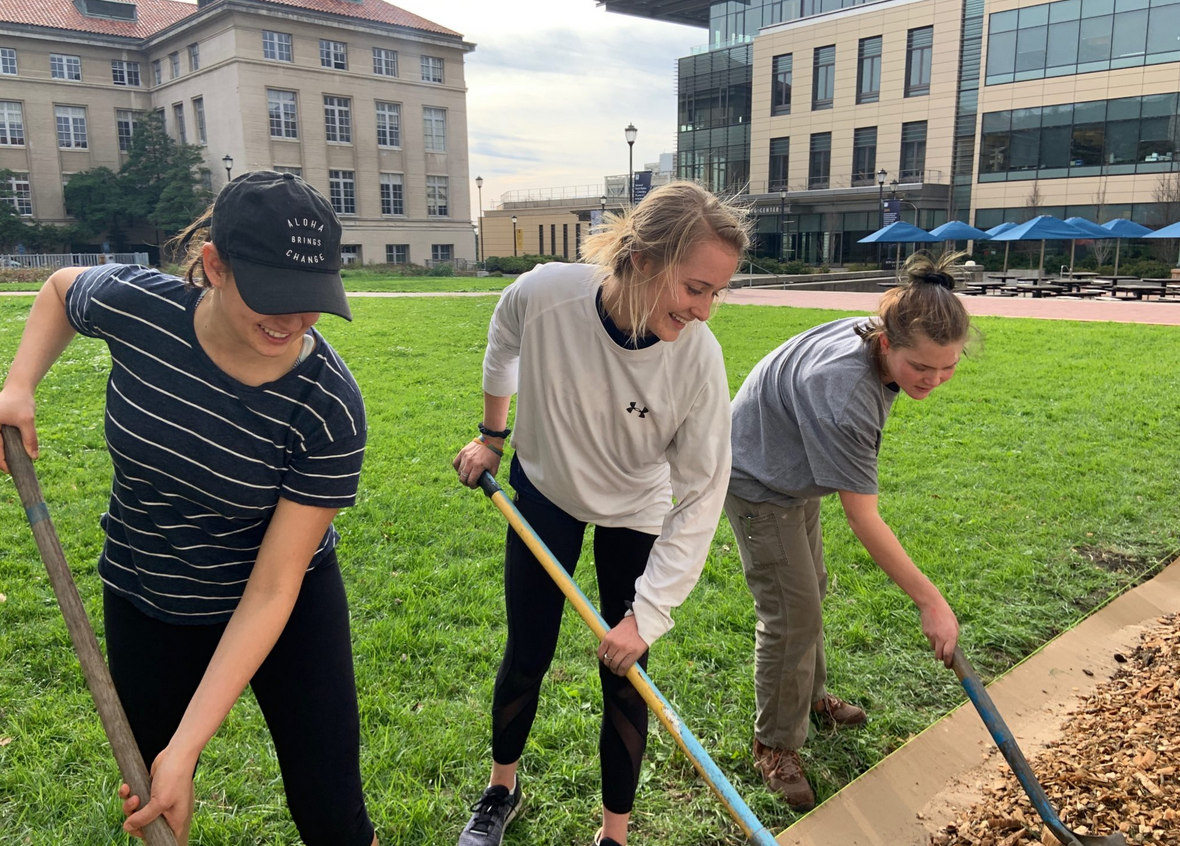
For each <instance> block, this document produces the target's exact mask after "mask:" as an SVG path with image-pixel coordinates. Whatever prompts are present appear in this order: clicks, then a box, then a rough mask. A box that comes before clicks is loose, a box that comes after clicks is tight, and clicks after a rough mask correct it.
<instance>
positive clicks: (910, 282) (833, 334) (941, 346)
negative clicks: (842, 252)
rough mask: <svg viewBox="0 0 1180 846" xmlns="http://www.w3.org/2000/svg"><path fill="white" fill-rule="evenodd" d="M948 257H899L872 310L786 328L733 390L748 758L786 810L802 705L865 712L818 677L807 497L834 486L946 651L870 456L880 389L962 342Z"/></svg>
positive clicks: (925, 384) (949, 358) (933, 592)
mask: <svg viewBox="0 0 1180 846" xmlns="http://www.w3.org/2000/svg"><path fill="white" fill-rule="evenodd" d="M954 258H955V257H954V256H947V257H944V258H943V259H941V260H940V261H939V262H938V263H937V264H935V263H934V262H932V261H931V260H930V259H929V258H928V257H926V256H922V255H915V256H913V257H912V258H911V259H910V260H909V261H908V262H907V263H906V266H905V268H904V269H903V271H902V275H903V279H904V283H903V284H902V285H901V286H899V287H897V288H893V289H891V290H889V291H888V292H886V294H885V295H884V296H883V297H882V298H881V303H880V306H879V307H878V310H877V315H876V317H874V318H870V319H869V320H868V321H865V320H864V319H863V318H845V319H843V320H835V321H832V322H831V323H825V324H823V325H821V326H816V327H815V328H813V329H809V330H808V331H806V332H803V333H802V334H800V335H796V336H795V337H794V338H792V339H791V340H789V341H787V342H786V343H785V344H783V345H782V346H781V347H779V348H778V349H776V350H775V351H774V352H772V353H770V354H769V355H768V356H766V357H765V358H764V359H762V361H760V362H759V363H758V364H757V365H756V366H755V367H754V369H753V370H752V371H751V372H750V375H749V377H748V378H747V379H746V381H745V383H744V384H743V385H742V387H741V389H740V390H739V391H738V393H737V396H736V397H734V400H733V430H732V431H733V434H732V442H733V472H732V475H731V478H730V483H729V494H728V496H727V497H726V500H725V513H726V516H727V517H728V518H729V522H730V525H732V526H733V531H734V535H735V536H736V538H737V545H738V550H739V552H740V553H741V559H742V569H743V570H744V571H745V574H746V583H747V584H748V585H749V587H750V591H751V592H752V593H753V594H754V606H755V610H756V612H757V614H758V628H757V632H756V636H755V656H754V682H755V695H756V699H757V708H758V713H757V719H756V722H755V727H754V758H755V761H756V763H757V766H758V769H759V770H760V771H761V773H762V776H763V779H764V780H765V781H766V783H767V785H768V786H769V787H770V789H771V790H772V791H773V792H775V793H778V794H780V795H781V796H782V797H783V798H784V799H786V801H787V804H788V805H790V807H791V808H792V809H793V810H796V811H804V810H809V809H810V808H811V807H813V806H814V804H815V794H814V793H813V792H812V789H811V787H810V786H809V785H808V783H807V778H806V776H805V775H804V773H803V768H802V764H801V762H800V759H799V755H798V752H797V750H798V749H799V747H800V746H802V745H803V742H804V741H805V740H806V739H807V723H808V715H809V713H811V712H815V713H816V714H817V717H818V718H820V719H823V720H825V721H827V722H828V723H829V724H835V725H856V724H859V723H863V722H864V720H865V714H864V711H862V710H861V709H860V708H858V707H856V706H855V705H852V704H851V703H848V702H845V701H843V700H842V699H840V698H839V697H836V696H833V695H832V694H830V693H829V692H828V691H827V689H826V688H825V681H826V676H827V672H826V667H825V663H824V648H823V617H822V611H821V605H822V602H823V597H824V593H825V591H826V589H827V571H826V570H825V569H824V563H823V536H822V534H821V531H820V525H819V510H820V509H819V506H820V498H821V497H823V496H825V495H827V494H831V493H838V494H839V495H840V503H841V505H842V506H843V507H844V514H845V516H846V517H847V518H848V524H849V526H850V527H851V528H852V531H853V533H854V534H855V535H856V536H857V538H858V539H859V540H860V542H861V543H862V544H864V547H865V549H866V550H867V551H868V553H869V554H870V555H871V556H872V557H873V560H874V561H876V562H877V565H878V566H879V567H880V568H881V569H882V570H884V571H885V573H886V574H887V575H888V576H889V578H891V579H892V580H893V581H894V582H895V583H896V584H897V585H898V586H899V587H900V588H901V589H902V590H904V591H905V592H906V593H907V594H908V595H909V596H910V598H911V599H913V600H914V603H915V604H916V605H917V606H918V609H919V611H920V612H921V618H922V631H923V633H924V634H925V635H926V637H927V638H928V639H929V641H930V645H931V646H932V647H933V649H934V654H935V655H936V656H937V657H938V659H939V660H941V661H943V662H944V663H946V665H947V666H948V667H949V666H950V663H951V657H952V655H953V653H954V649H955V641H956V640H957V639H958V635H959V623H958V620H956V619H955V614H954V612H953V611H952V610H951V608H950V606H949V605H948V604H947V602H946V599H944V598H943V596H942V594H941V593H940V592H939V590H938V588H936V587H935V586H934V585H933V584H932V583H931V582H930V580H929V579H927V578H926V576H924V575H923V574H922V573H921V571H919V570H918V568H917V567H916V566H914V562H913V561H911V560H910V557H909V556H908V555H907V554H906V551H905V550H904V549H902V546H901V544H900V543H899V542H898V540H897V537H896V536H895V535H894V534H893V531H892V530H891V529H890V528H889V526H887V525H886V524H885V522H884V520H882V519H881V516H880V514H879V513H878V512H877V453H878V451H879V450H880V447H881V430H882V429H883V428H884V426H885V419H886V417H887V416H888V414H889V409H890V408H891V407H892V405H893V400H894V398H895V397H896V396H897V394H898V393H899V392H902V391H904V392H905V393H906V394H908V395H909V396H910V397H911V398H913V399H916V400H922V399H925V398H926V397H927V396H928V395H929V394H930V392H931V391H933V390H934V389H935V388H937V387H938V386H939V385H941V384H942V383H943V382H945V381H947V380H948V379H950V378H951V377H952V376H954V374H955V367H956V365H957V364H958V362H959V357H960V356H961V355H962V352H963V346H964V344H965V343H966V340H967V334H968V331H969V327H970V318H969V316H968V314H967V310H966V309H965V308H964V307H963V304H962V303H961V302H960V301H959V299H958V297H956V296H955V295H954V294H953V293H952V291H953V288H954V279H953V278H952V277H951V276H950V274H949V272H948V268H949V267H950V266H951V262H952V260H953V259H954Z"/></svg>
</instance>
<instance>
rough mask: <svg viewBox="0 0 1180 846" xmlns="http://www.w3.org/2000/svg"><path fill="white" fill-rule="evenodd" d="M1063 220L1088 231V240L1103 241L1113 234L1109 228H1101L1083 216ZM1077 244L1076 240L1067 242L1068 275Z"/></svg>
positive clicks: (1070, 271) (1070, 272) (1071, 274)
mask: <svg viewBox="0 0 1180 846" xmlns="http://www.w3.org/2000/svg"><path fill="white" fill-rule="evenodd" d="M1065 222H1066V223H1068V224H1070V225H1071V226H1076V227H1077V228H1078V229H1081V230H1082V231H1083V232H1088V233H1089V235H1087V236H1086V240H1088V241H1100V240H1101V241H1105V240H1107V239H1108V238H1113V237H1114V234H1113V233H1111V231H1110V230H1109V229H1103V228H1102V227H1101V226H1099V225H1098V224H1097V223H1095V222H1094V221H1092V220H1086V219H1085V218H1084V217H1067V218H1066V219H1065ZM1077 245H1078V242H1077V241H1076V240H1075V241H1070V242H1069V275H1070V276H1073V254H1074V249H1075V248H1076V247H1077Z"/></svg>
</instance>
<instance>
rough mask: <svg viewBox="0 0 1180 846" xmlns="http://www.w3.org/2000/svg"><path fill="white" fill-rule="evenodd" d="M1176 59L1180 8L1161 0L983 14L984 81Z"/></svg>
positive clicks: (1066, 0) (1071, 3)
mask: <svg viewBox="0 0 1180 846" xmlns="http://www.w3.org/2000/svg"><path fill="white" fill-rule="evenodd" d="M1149 5H1150V6H1151V8H1150V9H1149V8H1148V6H1149ZM1176 61H1180V14H1177V10H1176V9H1175V8H1173V4H1172V3H1170V2H1167V0H1165V2H1160V1H1159V0H1156V2H1153V3H1150V4H1149V3H1147V2H1143V0H1122V2H1118V3H1113V4H1112V3H1111V2H1110V0H1106V2H1094V0H1090V2H1084V3H1081V4H1079V3H1078V2H1077V0H1059V2H1056V3H1043V4H1041V5H1038V6H1026V7H1024V8H1023V9H1012V10H1010V11H1006V12H997V13H995V14H992V15H989V16H988V49H987V72H986V77H985V79H986V82H987V84H988V85H996V84H1000V83H1006V82H1021V81H1023V80H1028V79H1042V78H1044V77H1054V76H1068V75H1072V74H1076V73H1090V72H1093V71H1105V70H1115V69H1117V68H1128V67H1139V66H1141V65H1145V64H1147V65H1153V64H1160V63H1163V62H1176Z"/></svg>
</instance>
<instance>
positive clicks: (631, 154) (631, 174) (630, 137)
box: [623, 123, 639, 206]
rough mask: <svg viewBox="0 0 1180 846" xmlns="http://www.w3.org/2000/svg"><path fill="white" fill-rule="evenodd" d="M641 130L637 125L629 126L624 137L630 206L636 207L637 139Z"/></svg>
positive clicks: (624, 131)
mask: <svg viewBox="0 0 1180 846" xmlns="http://www.w3.org/2000/svg"><path fill="white" fill-rule="evenodd" d="M637 135H639V130H638V129H636V128H635V124H633V123H629V124H627V128H626V129H624V130H623V136H624V137H625V138H626V139H627V198H628V203H629V204H630V205H632V206H633V205H635V138H636V136H637Z"/></svg>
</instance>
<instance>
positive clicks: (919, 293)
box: [856, 253, 971, 372]
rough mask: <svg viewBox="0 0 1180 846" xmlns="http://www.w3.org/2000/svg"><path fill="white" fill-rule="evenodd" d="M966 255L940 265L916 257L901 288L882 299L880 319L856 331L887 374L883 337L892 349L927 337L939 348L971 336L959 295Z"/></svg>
mask: <svg viewBox="0 0 1180 846" xmlns="http://www.w3.org/2000/svg"><path fill="white" fill-rule="evenodd" d="M964 255H965V253H943V254H942V255H941V256H940V257H939V258H938V259H937V260H935V259H933V258H931V257H930V256H929V255H927V254H926V253H914V254H913V255H912V256H910V257H909V258H908V259H907V260H906V263H905V266H904V267H902V269H901V272H900V274H899V277H900V280H899V281H900V283H901V284H899V285H898V286H897V287H896V288H890V289H889V290H888V291H886V292H885V293H884V294H883V295H882V296H881V302H880V304H879V305H878V306H877V314H876V316H874V317H872V318H870V319H869V321H868V323H865V324H864V325H862V326H858V327H856V334H858V335H860V337H861V338H863V339H864V341H865V343H866V344H868V345H869V355H870V356H872V358H873V362H874V363H875V364H876V365H877V369H878V371H881V372H884V370H883V362H882V356H881V338H882V337H885V338H888V339H889V345H890V346H891V347H900V348H905V347H913V346H915V345H916V344H917V343H918V341H919V340H920V338H922V337H926V338H929V339H930V340H932V341H934V343H936V344H939V345H940V346H946V345H947V344H954V343H958V342H959V341H964V340H966V338H967V335H968V334H969V332H970V331H971V315H970V314H968V313H967V309H966V307H964V305H963V303H962V301H961V300H960V299H959V298H958V297H957V296H955V293H954V290H955V277H954V275H953V270H954V267H955V262H956V261H957V260H958V259H960V258H962V257H963V256H964Z"/></svg>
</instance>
